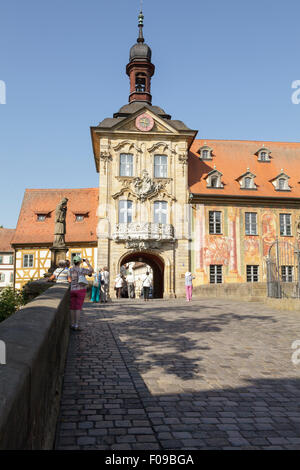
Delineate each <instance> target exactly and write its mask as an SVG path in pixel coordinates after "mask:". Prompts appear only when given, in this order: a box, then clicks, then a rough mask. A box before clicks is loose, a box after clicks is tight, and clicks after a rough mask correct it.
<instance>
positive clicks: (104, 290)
mask: <svg viewBox="0 0 300 470" xmlns="http://www.w3.org/2000/svg"><path fill="white" fill-rule="evenodd" d="M108 291H109V271H108V267H107V266H105V267H104V268H103V269H102V271H101V302H105V303H106V302H107V300H108Z"/></svg>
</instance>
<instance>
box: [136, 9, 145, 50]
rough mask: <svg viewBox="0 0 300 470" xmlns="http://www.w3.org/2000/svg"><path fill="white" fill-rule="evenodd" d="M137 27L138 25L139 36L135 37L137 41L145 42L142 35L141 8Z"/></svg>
mask: <svg viewBox="0 0 300 470" xmlns="http://www.w3.org/2000/svg"><path fill="white" fill-rule="evenodd" d="M138 27H139V37H138V39H137V42H142V43H143V42H145V39H144V36H143V27H144V15H143V12H142V10H141V11H140V14H139V24H138Z"/></svg>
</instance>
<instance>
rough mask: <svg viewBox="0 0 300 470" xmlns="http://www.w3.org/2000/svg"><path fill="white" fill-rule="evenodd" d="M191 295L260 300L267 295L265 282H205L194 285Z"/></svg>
mask: <svg viewBox="0 0 300 470" xmlns="http://www.w3.org/2000/svg"><path fill="white" fill-rule="evenodd" d="M193 295H195V296H197V297H220V298H222V297H223V298H232V299H241V300H262V299H264V298H265V297H266V296H267V284H266V283H265V282H255V283H254V282H247V283H228V284H205V285H201V286H195V287H194V289H193Z"/></svg>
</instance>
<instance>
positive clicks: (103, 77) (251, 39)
mask: <svg viewBox="0 0 300 470" xmlns="http://www.w3.org/2000/svg"><path fill="white" fill-rule="evenodd" d="M139 6H140V1H139V0H114V1H113V0H111V1H103V0H85V1H83V0H51V1H50V2H48V1H46V0H6V1H4V2H2V5H1V16H0V47H1V51H0V54H1V62H0V80H3V81H5V83H6V87H7V97H6V104H5V105H2V104H0V157H1V186H0V188H1V193H0V201H1V203H0V204H1V205H0V225H1V224H3V225H4V226H5V227H8V228H13V227H15V226H16V223H17V219H18V214H19V210H20V207H21V202H22V198H23V194H24V190H25V188H51V187H52V188H64V187H73V188H76V187H96V186H98V174H97V173H96V171H95V166H94V160H93V153H92V146H91V140H90V126H94V125H97V124H98V123H99V122H100V121H102V119H104V118H105V117H110V116H112V114H113V113H114V112H116V111H117V110H118V109H119V108H120V107H121V106H122V105H124V104H126V103H127V102H128V94H129V81H128V77H127V75H126V73H125V66H126V64H127V62H128V56H129V49H130V47H131V46H132V45H133V44H134V43H135V41H136V38H137V33H138V28H137V16H138V12H139ZM143 9H144V15H145V20H144V23H145V27H144V36H145V39H146V42H147V43H148V44H149V45H150V46H151V48H152V61H153V63H154V64H155V66H156V73H155V75H154V77H153V79H152V95H153V104H154V105H158V106H161V107H162V108H163V109H165V111H166V112H168V113H169V114H171V115H172V117H173V118H174V119H180V120H182V121H184V122H185V123H186V124H187V125H188V126H189V127H191V128H193V129H197V130H198V131H199V132H198V138H207V139H209V138H215V139H244V140H248V139H253V140H262V141H268V140H275V141H285V140H286V141H300V137H299V132H300V104H299V105H295V104H292V101H291V96H292V93H293V90H292V88H291V84H292V82H293V81H294V80H297V79H298V80H300V58H299V44H300V28H299V17H300V2H299V0H285V1H284V2H283V1H278V0H277V1H274V0H251V1H250V0H244V1H241V0H227V1H224V0H209V1H208V0H207V1H203V0H186V1H182V0H180V1H179V0H144V8H143ZM299 158H300V155H299Z"/></svg>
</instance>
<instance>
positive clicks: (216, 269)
mask: <svg viewBox="0 0 300 470" xmlns="http://www.w3.org/2000/svg"><path fill="white" fill-rule="evenodd" d="M209 283H210V284H222V283H223V265H222V264H210V266H209Z"/></svg>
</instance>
